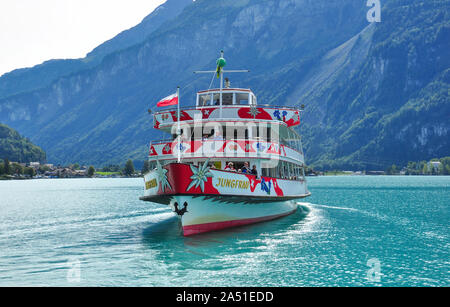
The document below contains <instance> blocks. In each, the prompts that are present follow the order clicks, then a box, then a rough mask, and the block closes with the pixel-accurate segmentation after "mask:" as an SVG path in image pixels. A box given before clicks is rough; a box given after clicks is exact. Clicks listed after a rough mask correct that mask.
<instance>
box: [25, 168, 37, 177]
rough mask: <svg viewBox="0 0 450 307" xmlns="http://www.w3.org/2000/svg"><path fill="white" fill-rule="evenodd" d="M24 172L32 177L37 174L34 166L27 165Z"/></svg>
mask: <svg viewBox="0 0 450 307" xmlns="http://www.w3.org/2000/svg"><path fill="white" fill-rule="evenodd" d="M24 173H25V175H28V176H30V177H31V178H33V177H34V176H36V170H35V169H34V168H32V167H25V170H24Z"/></svg>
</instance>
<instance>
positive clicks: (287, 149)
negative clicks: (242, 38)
mask: <svg viewBox="0 0 450 307" xmlns="http://www.w3.org/2000/svg"><path fill="white" fill-rule="evenodd" d="M236 143H237V147H236V146H233V144H236ZM177 144H178V141H177V139H175V140H173V139H169V140H158V141H152V142H151V143H150V152H149V158H150V159H159V158H167V157H172V156H173V157H175V156H176V148H177ZM181 144H184V145H183V146H182V147H183V150H182V152H181V156H182V157H189V158H202V157H204V156H211V155H212V156H216V157H220V158H227V157H229V158H233V157H234V156H233V155H234V154H238V153H241V154H243V155H244V157H248V158H270V159H272V158H276V159H279V158H282V159H291V160H295V161H299V162H302V163H303V161H304V155H303V152H302V151H301V150H299V149H296V148H292V147H291V146H289V145H286V144H284V143H282V142H279V141H274V140H270V139H269V140H266V139H263V138H251V139H225V140H223V139H220V140H218V139H211V138H198V139H190V140H182V141H181ZM206 144H210V145H212V144H214V146H213V147H211V146H210V145H206ZM239 144H240V145H239ZM204 145H206V146H204ZM230 145H232V146H233V148H234V149H232V150H227V151H226V152H225V151H224V148H225V147H227V148H228V146H230ZM186 146H187V147H186ZM242 146H244V147H242ZM247 146H248V148H247ZM271 147H272V149H271ZM192 149H194V151H190V150H192ZM184 150H188V151H186V152H184Z"/></svg>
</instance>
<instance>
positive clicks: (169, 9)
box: [0, 0, 192, 98]
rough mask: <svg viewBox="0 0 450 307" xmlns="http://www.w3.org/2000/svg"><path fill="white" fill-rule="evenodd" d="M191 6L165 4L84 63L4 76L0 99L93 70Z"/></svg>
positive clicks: (178, 0) (58, 63)
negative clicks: (64, 77) (116, 52)
mask: <svg viewBox="0 0 450 307" xmlns="http://www.w3.org/2000/svg"><path fill="white" fill-rule="evenodd" d="M190 3H192V0H168V1H166V2H165V3H163V4H161V5H160V6H159V7H157V8H156V9H155V10H154V11H153V12H152V13H151V14H150V15H148V16H147V17H145V18H144V19H143V20H142V22H141V23H139V24H138V25H136V26H135V27H132V28H131V29H128V30H125V31H123V32H121V33H119V34H118V35H117V36H115V37H114V38H112V39H110V40H108V41H106V42H104V43H103V44H101V45H100V46H98V47H96V48H95V49H94V50H92V51H91V52H90V53H88V54H87V56H86V57H85V58H83V59H64V60H63V59H60V60H50V61H46V62H44V63H42V64H40V65H36V66H34V67H31V68H22V69H16V70H14V71H12V72H9V73H6V74H4V75H2V76H0V98H5V97H8V96H12V95H15V94H18V93H23V92H29V91H32V90H36V89H40V88H43V87H46V86H48V85H50V84H51V83H52V82H54V81H55V80H57V79H58V78H60V77H63V76H67V75H70V74H73V73H77V72H80V71H82V70H85V69H89V68H92V67H95V66H96V65H98V64H99V63H100V62H101V61H102V60H103V58H104V57H105V56H106V55H108V54H110V53H112V52H115V51H118V50H121V49H125V48H128V47H130V46H133V45H135V44H139V43H141V42H143V41H144V40H145V38H146V37H147V36H148V35H149V34H150V33H152V32H153V31H155V30H156V29H158V28H159V27H160V26H161V25H162V24H164V23H165V22H168V21H170V20H171V19H173V18H175V17H176V16H178V15H179V14H180V13H181V11H182V10H183V9H184V7H186V6H187V5H188V4H190Z"/></svg>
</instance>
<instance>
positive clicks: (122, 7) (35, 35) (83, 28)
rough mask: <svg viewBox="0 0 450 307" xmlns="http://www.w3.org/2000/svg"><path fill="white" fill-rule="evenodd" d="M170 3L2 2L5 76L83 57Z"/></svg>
mask: <svg viewBox="0 0 450 307" xmlns="http://www.w3.org/2000/svg"><path fill="white" fill-rule="evenodd" d="M164 2H165V0H0V76H1V75H2V74H4V73H6V72H9V71H11V70H13V69H16V68H23V67H31V66H34V65H36V64H40V63H42V62H44V61H46V60H50V59H67V58H81V57H84V56H85V55H86V54H87V53H88V52H90V51H91V50H92V49H94V48H95V47H97V46H98V45H100V44H101V43H103V42H104V41H106V40H108V39H111V38H113V37H114V36H115V35H117V34H118V33H120V32H122V31H123V30H126V29H129V28H131V27H133V26H135V25H137V24H138V23H140V22H141V21H142V19H143V18H144V17H145V16H147V15H148V14H150V13H151V12H152V11H153V10H154V9H155V8H156V7H157V6H159V5H160V4H162V3H164Z"/></svg>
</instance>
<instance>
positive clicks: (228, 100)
mask: <svg viewBox="0 0 450 307" xmlns="http://www.w3.org/2000/svg"><path fill="white" fill-rule="evenodd" d="M232 104H233V93H224V94H222V105H232Z"/></svg>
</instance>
